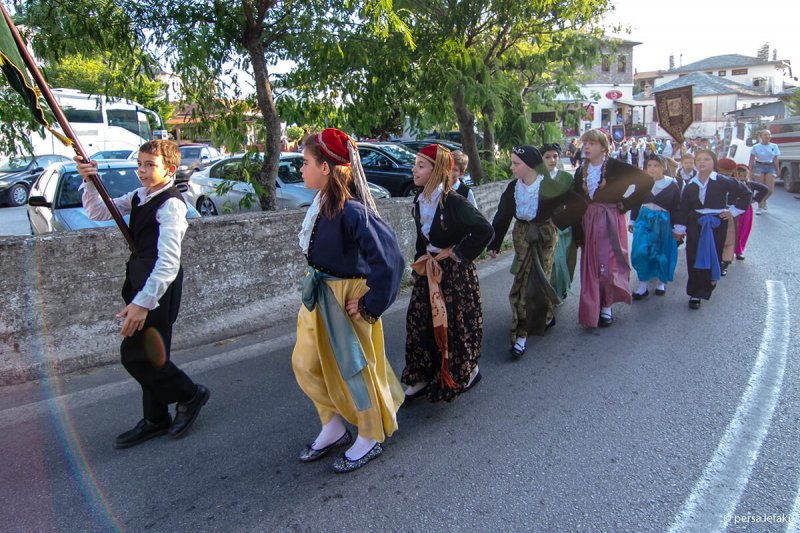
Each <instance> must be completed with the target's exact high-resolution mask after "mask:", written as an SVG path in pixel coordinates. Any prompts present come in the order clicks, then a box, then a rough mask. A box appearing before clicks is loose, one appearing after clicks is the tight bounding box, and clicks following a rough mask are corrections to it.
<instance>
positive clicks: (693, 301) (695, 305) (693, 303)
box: [689, 298, 700, 309]
mask: <svg viewBox="0 0 800 533" xmlns="http://www.w3.org/2000/svg"><path fill="white" fill-rule="evenodd" d="M689 309H700V298H690V299H689Z"/></svg>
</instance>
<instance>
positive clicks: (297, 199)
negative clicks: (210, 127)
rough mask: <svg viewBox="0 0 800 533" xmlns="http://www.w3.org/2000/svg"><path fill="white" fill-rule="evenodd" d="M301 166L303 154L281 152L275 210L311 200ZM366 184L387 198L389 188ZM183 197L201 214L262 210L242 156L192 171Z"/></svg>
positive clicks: (311, 193) (300, 204) (377, 196)
mask: <svg viewBox="0 0 800 533" xmlns="http://www.w3.org/2000/svg"><path fill="white" fill-rule="evenodd" d="M302 166H303V154H299V153H293V152H285V153H282V154H281V158H280V163H279V165H278V177H277V179H276V180H275V192H276V196H277V204H278V209H289V208H294V207H307V206H309V205H311V202H312V201H313V200H314V195H315V194H316V192H317V191H315V190H312V189H308V188H306V187H305V185H304V184H303V176H302V174H301V173H300V167H302ZM226 182H227V183H226ZM220 185H222V187H220ZM369 187H370V192H371V193H372V196H373V197H374V198H376V199H378V198H388V197H389V191H387V190H386V189H384V188H383V187H380V186H378V185H373V184H371V183H370V184H369ZM220 192H221V193H222V194H220ZM183 196H184V198H186V201H187V202H188V203H190V204H192V205H193V206H195V207H196V208H197V210H198V211H199V212H200V214H201V215H202V216H213V215H219V214H220V213H238V212H247V211H261V204H260V203H259V201H258V196H257V195H256V193H255V189H254V188H253V185H252V184H250V183H248V182H247V181H244V180H243V171H242V157H241V156H234V157H231V158H228V159H224V160H222V161H218V162H216V163H214V164H213V165H211V166H209V167H207V168H204V169H202V170H198V171H197V172H195V173H194V174H192V177H191V178H190V180H189V190H188V191H187V192H185V193H184V194H183Z"/></svg>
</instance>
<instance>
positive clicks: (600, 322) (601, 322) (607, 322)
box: [597, 315, 614, 328]
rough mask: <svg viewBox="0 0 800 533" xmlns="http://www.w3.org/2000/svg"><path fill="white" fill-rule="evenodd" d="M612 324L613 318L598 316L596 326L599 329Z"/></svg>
mask: <svg viewBox="0 0 800 533" xmlns="http://www.w3.org/2000/svg"><path fill="white" fill-rule="evenodd" d="M613 323H614V318H613V317H611V316H608V315H600V319H599V320H598V321H597V325H598V326H600V327H601V328H607V327H608V326H610V325H611V324H613Z"/></svg>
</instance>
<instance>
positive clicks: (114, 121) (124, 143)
mask: <svg viewBox="0 0 800 533" xmlns="http://www.w3.org/2000/svg"><path fill="white" fill-rule="evenodd" d="M53 94H54V95H55V98H56V101H58V104H59V106H60V107H61V109H62V110H63V111H64V115H66V117H67V120H68V121H69V123H70V125H71V126H72V129H73V130H74V131H75V134H76V135H77V136H78V139H80V141H81V144H83V148H84V149H85V150H86V152H87V153H88V155H90V156H91V155H92V154H93V153H95V152H99V151H102V150H138V149H139V147H140V146H141V145H142V144H144V143H145V142H147V141H150V140H152V139H153V128H152V127H151V124H152V125H153V126H155V129H159V130H160V129H161V128H162V123H161V117H159V116H158V114H157V113H156V112H155V111H151V110H150V109H147V108H145V107H142V106H141V105H139V104H137V103H136V102H132V101H130V100H125V99H117V98H107V97H105V96H101V95H96V94H86V93H82V92H80V91H77V90H74V89H53ZM53 127H54V128H55V129H57V130H60V128H59V127H58V124H54V125H53ZM31 143H32V145H33V153H34V155H36V154H61V155H65V156H68V157H73V156H74V155H75V152H74V151H73V150H72V149H71V148H68V147H66V146H64V145H63V144H61V142H60V141H59V140H58V139H56V138H55V137H53V135H52V134H50V132H48V131H46V130H45V131H44V136H42V134H40V133H38V132H34V133H32V134H31Z"/></svg>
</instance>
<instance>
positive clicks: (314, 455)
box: [300, 430, 353, 463]
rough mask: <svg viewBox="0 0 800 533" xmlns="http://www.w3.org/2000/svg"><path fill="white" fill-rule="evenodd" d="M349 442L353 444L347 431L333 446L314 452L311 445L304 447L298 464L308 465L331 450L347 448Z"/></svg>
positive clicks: (351, 437)
mask: <svg viewBox="0 0 800 533" xmlns="http://www.w3.org/2000/svg"><path fill="white" fill-rule="evenodd" d="M351 442H353V436H352V435H351V434H350V431H349V430H344V435H342V436H341V437H339V440H337V441H336V442H334V443H333V444H330V445H328V446H325V447H324V448H322V449H321V450H315V449H314V448H312V447H311V446H312V444H313V443H312V444H309V445H308V446H306V447H305V448H304V449H303V451H302V452H300V462H301V463H310V462H312V461H316V460H317V459H320V458H322V457H324V456H325V455H326V454H327V453H328V452H329V451H331V450H332V449H334V448H339V447H341V446H348V445H349V444H350V443H351Z"/></svg>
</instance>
